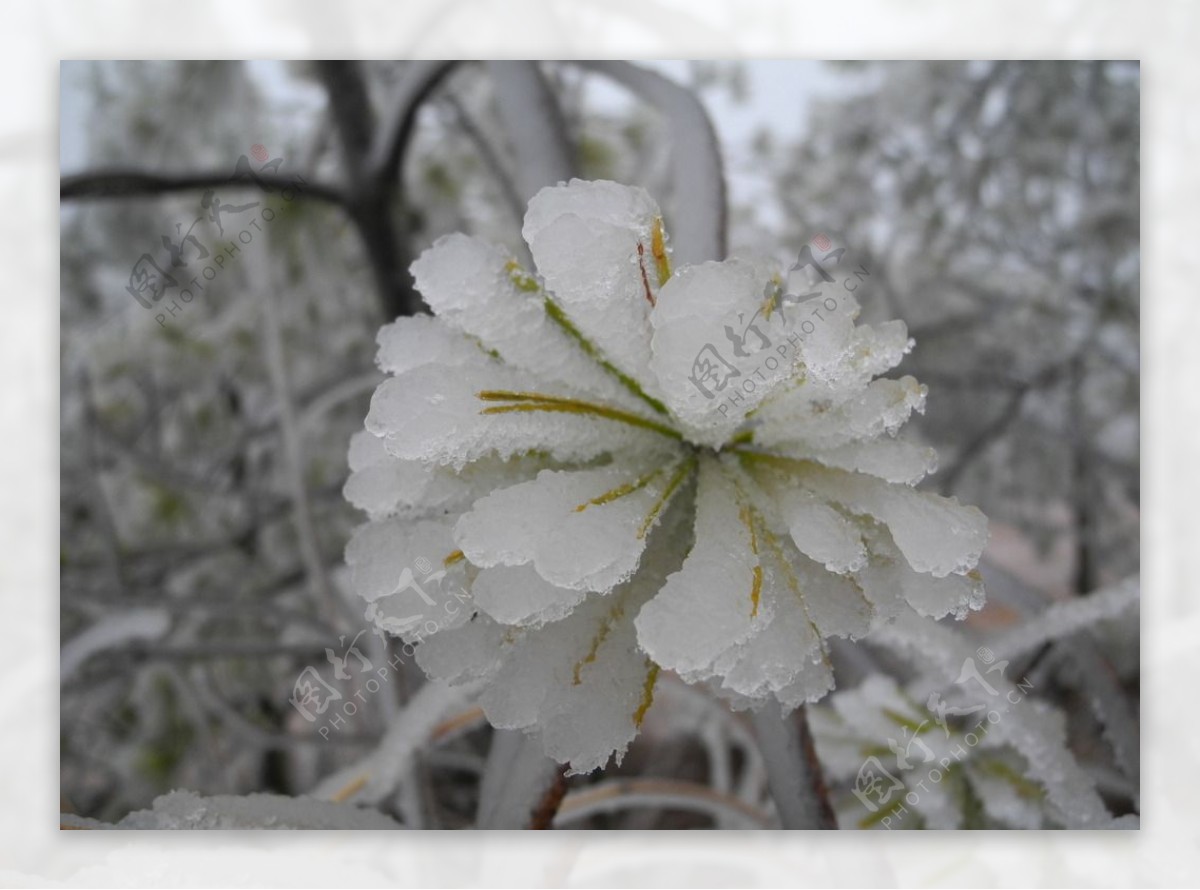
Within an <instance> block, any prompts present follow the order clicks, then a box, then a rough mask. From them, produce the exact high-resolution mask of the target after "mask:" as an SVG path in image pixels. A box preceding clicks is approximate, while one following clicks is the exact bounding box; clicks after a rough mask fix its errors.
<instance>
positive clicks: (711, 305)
mask: <svg viewBox="0 0 1200 890" xmlns="http://www.w3.org/2000/svg"><path fill="white" fill-rule="evenodd" d="M768 288H769V282H768V280H767V279H765V278H764V277H762V272H761V270H760V269H759V268H758V267H756V266H755V265H753V264H751V263H747V262H742V261H739V260H727V261H725V262H720V263H717V262H708V263H702V264H700V265H698V266H690V267H687V268H684V269H680V270H679V271H678V272H677V273H676V274H675V276H674V277H672V278H671V280H670V281H668V282H667V283H666V284H665V285H663V288H662V291H661V292H660V293H659V298H658V304H657V305H656V306H655V307H654V310H653V311H652V312H651V315H650V321H651V324H652V325H653V327H654V337H653V340H652V351H653V354H652V356H651V358H650V366H651V368H652V370H653V371H654V374H655V376H656V377H657V378H658V382H659V384H660V386H661V388H662V391H663V393H664V398H665V399H666V402H667V405H668V406H669V407H670V408H671V410H672V412H674V414H675V415H676V416H677V417H678V418H680V420H681V421H683V423H685V424H686V425H687V426H688V428H689V430H691V432H692V438H693V440H694V441H697V442H700V443H702V444H710V445H717V444H721V443H723V442H724V441H725V440H726V439H728V438H729V434H730V433H731V432H732V431H733V430H734V429H736V427H737V426H738V425H739V424H740V423H741V421H742V418H743V417H744V416H745V415H746V413H747V412H748V411H750V410H751V409H753V408H754V407H755V406H756V405H757V404H758V403H759V402H760V401H762V399H763V398H764V397H765V396H766V395H767V394H768V393H769V392H770V391H771V389H772V387H774V386H775V385H777V384H778V383H780V382H781V381H783V380H787V379H789V378H790V377H791V376H792V375H793V374H794V372H795V364H796V360H797V349H796V344H797V343H798V342H799V340H800V337H799V334H798V333H796V332H795V330H794V327H793V325H789V324H788V323H787V318H786V317H785V315H784V314H783V313H782V312H779V311H775V312H773V313H771V314H770V316H769V317H768V314H767V309H768V308H770V306H771V304H770V293H769V290H768ZM793 320H794V319H793ZM789 337H792V338H793V340H794V342H789V339H788V338H789Z"/></svg>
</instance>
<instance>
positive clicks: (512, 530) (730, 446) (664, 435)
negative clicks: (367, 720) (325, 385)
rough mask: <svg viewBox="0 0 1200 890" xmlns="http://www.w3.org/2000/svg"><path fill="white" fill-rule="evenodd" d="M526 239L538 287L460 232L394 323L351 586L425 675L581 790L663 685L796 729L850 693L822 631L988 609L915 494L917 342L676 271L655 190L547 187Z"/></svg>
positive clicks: (900, 329)
mask: <svg viewBox="0 0 1200 890" xmlns="http://www.w3.org/2000/svg"><path fill="white" fill-rule="evenodd" d="M523 234H524V236H525V240H526V242H527V243H528V245H529V250H530V253H531V255H532V257H533V260H534V263H535V266H536V269H535V270H528V269H523V268H521V267H520V266H519V265H518V264H517V263H516V262H515V261H514V260H513V259H512V258H510V257H509V255H508V254H506V253H505V252H504V251H502V250H500V249H497V248H495V247H492V246H490V245H489V244H486V243H483V242H481V241H478V240H476V239H473V238H469V237H466V236H462V235H451V236H448V237H445V238H443V239H441V240H439V241H438V242H437V243H436V244H435V245H434V246H433V247H432V248H431V249H430V250H428V251H426V253H425V254H423V255H422V256H421V257H420V258H419V259H418V260H417V262H416V263H414V265H413V270H412V271H413V274H414V276H415V278H416V283H417V287H418V288H419V290H420V292H421V294H422V296H423V297H424V298H425V300H426V302H427V303H428V304H429V306H430V307H431V308H432V310H433V312H434V316H433V317H432V318H430V317H419V318H402V319H400V320H399V321H396V322H395V323H393V324H391V325H389V326H387V327H385V328H384V329H383V330H382V331H381V332H380V335H379V345H380V350H379V356H378V361H379V365H380V367H381V368H382V369H384V370H385V371H387V372H388V373H389V374H390V375H391V376H390V377H389V378H388V380H387V381H386V382H384V383H383V384H382V385H381V386H380V387H379V389H378V390H377V391H376V393H375V395H374V397H373V399H372V402H371V409H370V412H369V414H368V416H367V419H366V430H365V431H364V432H362V433H359V434H358V435H356V436H355V438H354V441H353V442H352V444H351V452H350V462H351V469H352V474H351V477H350V479H349V481H348V483H347V485H346V495H347V497H348V498H349V499H350V500H351V501H352V502H354V503H355V504H356V505H358V506H359V507H361V508H362V509H363V510H364V511H366V512H367V513H368V515H369V516H370V522H369V523H368V524H367V525H365V526H363V527H362V528H361V529H359V531H358V532H357V533H356V535H355V536H354V538H353V540H352V541H351V542H350V544H349V546H348V548H347V554H346V555H347V561H348V563H349V565H350V567H351V569H352V573H353V585H354V588H355V590H356V591H357V592H358V593H359V594H360V595H361V596H362V597H363V599H364V600H366V601H367V602H368V603H369V608H368V615H369V616H370V617H371V619H372V620H373V621H374V622H375V623H376V624H377V625H378V626H379V627H380V628H381V629H383V630H385V631H389V632H392V633H396V634H398V635H400V636H402V637H404V638H405V640H407V641H408V642H410V643H418V644H419V645H417V647H416V658H417V660H418V663H420V664H421V666H422V667H423V668H424V669H425V671H426V672H427V673H428V674H429V675H430V676H431V677H435V678H439V679H444V680H448V681H450V682H454V683H460V682H465V681H468V680H472V681H475V680H479V681H483V684H484V690H483V692H482V693H481V697H480V702H481V704H482V707H483V708H484V711H485V712H486V715H487V717H488V719H489V720H490V721H491V723H492V724H493V725H494V726H497V727H503V728H514V729H518V728H519V729H526V730H529V731H537V732H539V733H540V736H541V739H542V742H543V745H544V747H545V750H546V752H547V753H548V754H549V755H550V756H552V757H554V758H555V759H557V760H559V761H560V762H563V763H567V764H569V765H570V767H571V769H572V770H573V771H576V772H584V771H589V770H592V769H595V768H597V767H599V766H602V765H604V764H605V763H607V762H608V761H609V759H610V757H611V756H612V755H613V754H614V752H615V753H616V754H617V756H618V758H619V757H620V755H621V754H622V753H623V752H624V751H625V749H626V748H627V746H628V745H629V743H630V741H631V740H632V739H633V738H634V736H635V735H636V734H637V732H638V728H639V726H640V724H641V722H642V719H643V717H644V716H645V713H646V709H647V708H648V707H649V706H650V704H651V702H652V700H653V696H654V689H655V686H656V683H657V682H658V676H659V673H660V671H662V670H667V671H673V672H675V673H676V674H678V675H679V676H680V677H682V678H683V679H684V680H686V681H688V682H693V683H704V684H709V685H711V687H712V688H713V689H714V690H716V691H717V692H718V693H719V694H720V695H722V696H723V697H725V698H727V699H728V700H729V701H730V702H731V703H732V704H733V706H735V707H737V708H746V707H756V706H759V705H761V704H762V703H764V702H766V701H767V700H768V699H771V698H774V699H777V700H778V701H779V702H780V703H782V705H783V706H784V708H785V709H786V710H791V709H793V708H795V707H797V706H799V705H801V704H803V703H805V702H808V701H815V700H817V699H820V698H821V697H822V696H824V695H825V694H826V693H827V692H828V691H829V690H830V689H831V688H832V687H833V676H832V671H831V668H830V663H829V659H828V657H827V645H828V644H827V640H828V639H829V638H831V637H849V638H851V639H854V638H858V637H861V636H862V635H864V634H866V633H867V632H868V631H869V630H871V628H872V627H874V626H877V625H878V624H880V623H883V622H887V621H889V620H891V619H893V618H894V617H896V616H897V615H900V614H902V613H906V612H910V613H911V612H915V613H917V614H918V615H921V616H926V617H929V618H940V617H943V616H946V615H955V616H957V617H962V616H963V615H965V614H966V612H967V611H968V610H970V609H974V608H979V607H980V606H981V605H982V602H983V591H982V586H981V583H980V579H979V576H978V574H977V573H976V572H975V571H974V568H975V565H976V563H977V561H978V559H979V557H980V554H981V552H982V550H983V547H984V545H985V542H986V540H987V526H986V520H985V519H984V517H983V515H982V514H981V513H980V512H979V511H978V510H976V509H974V508H972V507H965V506H962V505H960V504H958V503H957V502H956V501H955V500H954V499H952V498H949V499H948V498H942V497H938V496H936V495H932V494H928V493H924V492H920V491H916V490H915V489H914V488H913V486H914V485H915V484H916V483H917V482H918V481H919V480H920V479H921V478H922V477H923V476H924V475H925V474H926V473H928V472H929V471H931V470H932V468H933V467H934V457H933V455H932V453H931V452H930V451H929V450H928V449H925V448H922V447H920V446H919V445H918V444H917V443H914V442H912V441H910V440H908V439H905V438H902V437H900V436H899V435H898V431H899V429H900V427H902V426H903V424H904V423H905V421H906V420H907V419H908V418H909V417H910V415H911V413H912V412H913V411H920V410H923V407H924V400H925V389H924V387H922V386H921V385H919V384H918V383H917V382H916V381H915V380H913V379H912V378H910V377H901V378H898V379H889V378H882V377H880V376H879V375H881V374H884V373H886V372H888V371H889V370H890V369H892V368H893V367H895V365H897V364H898V363H899V362H900V360H901V359H902V358H903V356H904V355H905V354H906V353H907V352H908V350H909V349H910V348H911V345H912V343H911V341H910V340H909V338H908V334H907V331H906V329H905V326H904V325H903V323H901V322H889V323H886V324H881V325H877V326H873V327H872V326H867V325H858V324H856V323H855V322H856V318H857V315H858V306H857V303H856V302H855V301H854V299H853V298H852V296H851V295H850V293H849V292H848V291H846V292H839V293H838V294H837V295H836V297H831V296H829V292H827V293H826V296H824V297H821V296H812V295H811V294H805V293H803V291H805V290H806V289H807V290H811V289H812V288H811V287H810V285H811V283H812V282H811V281H809V280H806V279H805V278H804V275H805V274H806V273H805V270H803V269H800V268H798V267H793V268H792V269H790V270H787V269H784V268H782V267H780V266H777V265H775V264H773V263H771V262H768V261H765V260H762V259H759V258H745V259H732V260H728V261H725V262H708V263H703V264H700V265H696V266H691V267H684V268H680V269H672V267H671V251H670V247H669V241H668V238H667V235H666V233H665V231H664V230H663V224H662V217H661V214H660V212H659V209H658V207H657V205H656V204H655V203H654V201H653V200H652V199H651V198H650V196H649V195H648V194H647V193H646V192H645V191H643V190H641V189H638V188H631V187H627V186H623V185H618V184H616V183H612V182H603V181H598V182H584V181H578V180H574V181H572V182H570V183H569V184H566V185H561V186H558V187H553V188H548V189H544V190H542V191H541V192H540V193H539V194H538V195H537V196H536V197H535V198H534V199H533V200H532V202H531V203H530V205H529V210H528V213H527V215H526V218H525V226H524V231H523ZM431 584H432V585H433V586H432V587H431ZM434 588H436V589H434ZM448 591H454V595H453V599H454V602H455V604H454V606H453V608H451V606H450V605H449V594H448Z"/></svg>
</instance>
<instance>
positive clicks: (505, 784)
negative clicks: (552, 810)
mask: <svg viewBox="0 0 1200 890" xmlns="http://www.w3.org/2000/svg"><path fill="white" fill-rule="evenodd" d="M560 775H561V774H560V771H559V767H558V764H557V763H555V762H554V761H553V760H551V759H550V758H549V757H547V756H546V754H545V752H544V751H543V750H542V745H541V741H540V740H539V739H537V738H536V737H534V736H530V735H526V734H525V733H523V732H519V731H517V730H511V729H498V730H496V732H495V733H494V734H493V735H492V747H491V750H490V751H489V752H488V759H487V765H486V767H485V768H484V774H483V782H482V784H481V786H480V789H479V810H478V813H477V815H476V817H475V827H476V828H528V827H529V826H530V824H531V823H532V822H533V818H534V815H535V814H536V813H537V812H538V810H539V807H540V805H541V803H542V801H543V799H544V798H545V797H546V795H547V792H549V791H550V790H551V789H552V788H553V787H554V785H555V783H556V782H557V781H558V780H559V779H560Z"/></svg>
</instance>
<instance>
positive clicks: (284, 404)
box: [249, 257, 338, 627]
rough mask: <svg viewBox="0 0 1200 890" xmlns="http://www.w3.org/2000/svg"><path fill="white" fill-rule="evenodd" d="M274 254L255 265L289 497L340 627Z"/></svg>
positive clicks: (315, 590)
mask: <svg viewBox="0 0 1200 890" xmlns="http://www.w3.org/2000/svg"><path fill="white" fill-rule="evenodd" d="M269 262H270V260H269V258H262V257H258V258H256V261H255V262H252V263H250V264H249V266H250V269H251V273H250V274H251V276H252V287H253V288H254V289H255V290H256V291H258V294H259V298H260V300H261V301H262V312H263V340H264V343H263V347H264V349H263V351H264V353H265V358H266V363H267V370H268V372H269V373H270V376H271V385H272V387H273V388H274V390H275V402H276V404H277V405H278V406H279V432H280V436H281V437H282V439H283V455H284V475H285V478H286V480H287V488H288V496H289V497H290V498H291V501H292V511H293V515H294V517H295V521H296V538H297V542H298V544H299V549H300V557H301V560H302V561H303V562H304V569H305V573H306V574H307V576H308V591H309V595H310V596H311V597H312V600H313V605H314V606H315V607H316V609H317V613H318V614H320V615H323V616H324V617H325V619H326V620H327V621H328V622H329V626H330V627H337V626H338V615H337V611H336V608H335V604H334V600H333V589H332V587H331V586H330V584H329V575H328V572H327V571H326V569H325V563H324V562H323V561H322V560H321V550H320V547H319V546H318V544H317V533H316V529H315V528H314V527H313V521H312V510H311V508H310V506H309V503H308V489H307V485H306V482H305V472H304V445H303V442H302V441H301V437H300V425H299V422H298V421H297V418H296V405H295V401H294V399H293V397H292V385H291V381H290V378H289V376H288V369H287V357H286V356H285V355H284V349H283V322H282V320H281V319H280V314H279V305H278V302H277V301H278V300H279V295H278V294H277V293H275V288H274V284H273V282H272V281H271V280H270V279H271V276H270V274H269V269H268V268H267V267H266V264H267V263H269Z"/></svg>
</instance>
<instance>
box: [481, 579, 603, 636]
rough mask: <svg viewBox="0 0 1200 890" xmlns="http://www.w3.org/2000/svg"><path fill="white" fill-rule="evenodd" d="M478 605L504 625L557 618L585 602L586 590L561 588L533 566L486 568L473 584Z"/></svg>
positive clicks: (524, 623)
mask: <svg viewBox="0 0 1200 890" xmlns="http://www.w3.org/2000/svg"><path fill="white" fill-rule="evenodd" d="M471 595H472V596H473V598H474V601H475V605H476V606H478V607H479V609H480V610H481V611H483V612H486V613H487V614H488V615H490V616H491V617H492V618H494V619H495V620H496V621H498V622H500V623H501V624H518V625H534V626H537V625H542V624H545V623H546V622H547V621H557V620H558V619H560V618H562V617H563V616H565V615H567V614H568V613H569V612H570V611H571V610H572V609H573V608H575V606H577V605H579V603H581V602H582V601H583V598H584V597H585V596H586V595H587V591H586V590H572V589H570V588H566V587H558V586H555V585H554V584H551V583H550V582H549V581H547V580H546V579H544V578H543V577H542V576H541V575H539V574H538V573H537V571H536V570H535V569H534V568H533V566H531V565H516V566H506V565H498V566H495V567H493V568H490V569H483V570H482V571H480V572H479V574H478V575H477V576H476V577H475V581H474V582H473V583H472V584H471Z"/></svg>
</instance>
